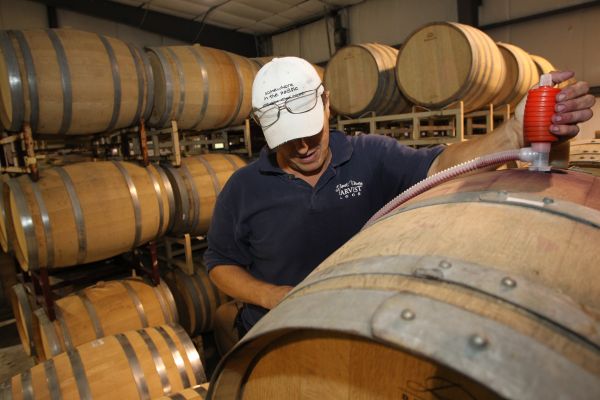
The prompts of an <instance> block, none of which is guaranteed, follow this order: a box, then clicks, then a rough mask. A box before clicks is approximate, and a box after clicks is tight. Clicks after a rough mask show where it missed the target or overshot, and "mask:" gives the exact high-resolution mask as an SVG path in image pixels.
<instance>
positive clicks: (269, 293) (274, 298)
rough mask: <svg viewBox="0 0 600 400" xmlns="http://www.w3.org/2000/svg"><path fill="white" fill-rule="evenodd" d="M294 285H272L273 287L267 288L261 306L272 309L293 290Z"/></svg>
mask: <svg viewBox="0 0 600 400" xmlns="http://www.w3.org/2000/svg"><path fill="white" fill-rule="evenodd" d="M293 288H294V287H293V286H274V285H273V286H272V288H271V289H269V290H265V292H264V293H263V298H262V300H261V303H262V304H261V306H262V307H264V308H266V309H267V310H270V309H272V308H274V307H275V306H276V305H277V304H279V303H280V302H281V299H283V298H284V297H285V295H286V294H288V293H289V291H290V290H292V289H293Z"/></svg>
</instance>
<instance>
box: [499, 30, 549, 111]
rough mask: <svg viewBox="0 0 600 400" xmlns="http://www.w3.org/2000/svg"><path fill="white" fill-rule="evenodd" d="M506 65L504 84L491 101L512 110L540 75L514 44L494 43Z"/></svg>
mask: <svg viewBox="0 0 600 400" xmlns="http://www.w3.org/2000/svg"><path fill="white" fill-rule="evenodd" d="M496 44H497V45H498V48H499V49H500V52H501V53H502V57H503V58H504V63H505V65H506V69H505V72H504V73H505V77H504V84H503V85H502V88H501V89H500V91H499V92H498V94H497V95H496V97H494V99H493V100H492V103H494V104H495V105H502V104H510V106H511V107H512V108H514V107H515V106H516V105H517V103H518V102H519V101H520V100H521V99H522V98H523V97H524V96H525V95H526V94H527V92H528V91H529V89H531V88H532V87H533V86H534V85H536V84H537V83H538V82H539V80H540V74H539V72H538V69H537V67H536V65H535V63H534V62H533V59H532V58H531V56H530V55H529V54H528V53H527V52H526V51H525V50H523V49H521V48H520V47H518V46H515V45H514V44H509V43H502V42H498V43H496Z"/></svg>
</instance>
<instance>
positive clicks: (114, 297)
mask: <svg viewBox="0 0 600 400" xmlns="http://www.w3.org/2000/svg"><path fill="white" fill-rule="evenodd" d="M54 309H55V312H56V320H54V321H53V322H50V320H49V318H48V316H47V314H46V313H45V311H44V309H39V310H36V312H35V313H34V318H33V326H34V329H35V330H37V332H36V334H35V335H34V337H35V338H39V341H40V343H38V344H37V345H36V348H37V349H38V358H40V359H42V360H45V359H48V358H51V357H54V356H56V355H58V354H60V353H63V352H65V351H67V350H71V349H73V348H74V347H76V346H79V345H80V344H83V343H87V342H91V341H92V340H95V339H100V338H102V337H105V336H109V335H114V334H117V333H120V332H125V331H129V330H135V329H142V328H147V327H149V326H159V325H164V324H175V323H177V322H178V318H177V310H176V308H175V302H174V300H173V296H172V294H171V292H170V290H169V288H168V287H167V286H166V285H165V284H164V283H163V282H161V283H160V284H159V285H157V286H151V285H149V284H147V283H145V282H144V281H142V280H140V279H126V280H119V281H109V282H98V283H97V284H96V285H94V286H90V287H88V288H85V289H83V290H80V291H78V292H77V293H75V294H72V295H69V296H66V297H63V298H61V299H58V300H57V301H55V303H54Z"/></svg>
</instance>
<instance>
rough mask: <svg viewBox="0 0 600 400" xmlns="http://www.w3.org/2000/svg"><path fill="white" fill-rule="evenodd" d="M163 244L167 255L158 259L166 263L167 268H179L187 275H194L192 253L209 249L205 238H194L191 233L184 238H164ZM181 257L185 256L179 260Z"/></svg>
mask: <svg viewBox="0 0 600 400" xmlns="http://www.w3.org/2000/svg"><path fill="white" fill-rule="evenodd" d="M162 242H163V243H162V244H163V245H164V248H165V255H164V256H158V258H159V259H160V260H161V261H164V262H165V263H166V264H167V267H169V268H173V267H177V268H179V269H181V270H182V271H183V272H184V273H185V274H186V275H194V260H193V257H192V252H193V251H196V250H202V249H206V248H207V247H208V244H207V242H206V237H205V236H198V237H192V236H191V235H190V234H189V233H186V234H184V235H183V236H182V237H173V236H164V237H163V238H162ZM180 256H184V259H183V260H182V259H181V258H178V257H180Z"/></svg>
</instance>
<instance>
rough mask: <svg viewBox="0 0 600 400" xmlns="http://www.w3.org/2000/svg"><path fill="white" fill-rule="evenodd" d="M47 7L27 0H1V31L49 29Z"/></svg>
mask: <svg viewBox="0 0 600 400" xmlns="http://www.w3.org/2000/svg"><path fill="white" fill-rule="evenodd" d="M47 27H48V17H47V14H46V7H45V6H44V5H42V4H40V3H36V2H33V1H27V0H0V29H34V28H47Z"/></svg>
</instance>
